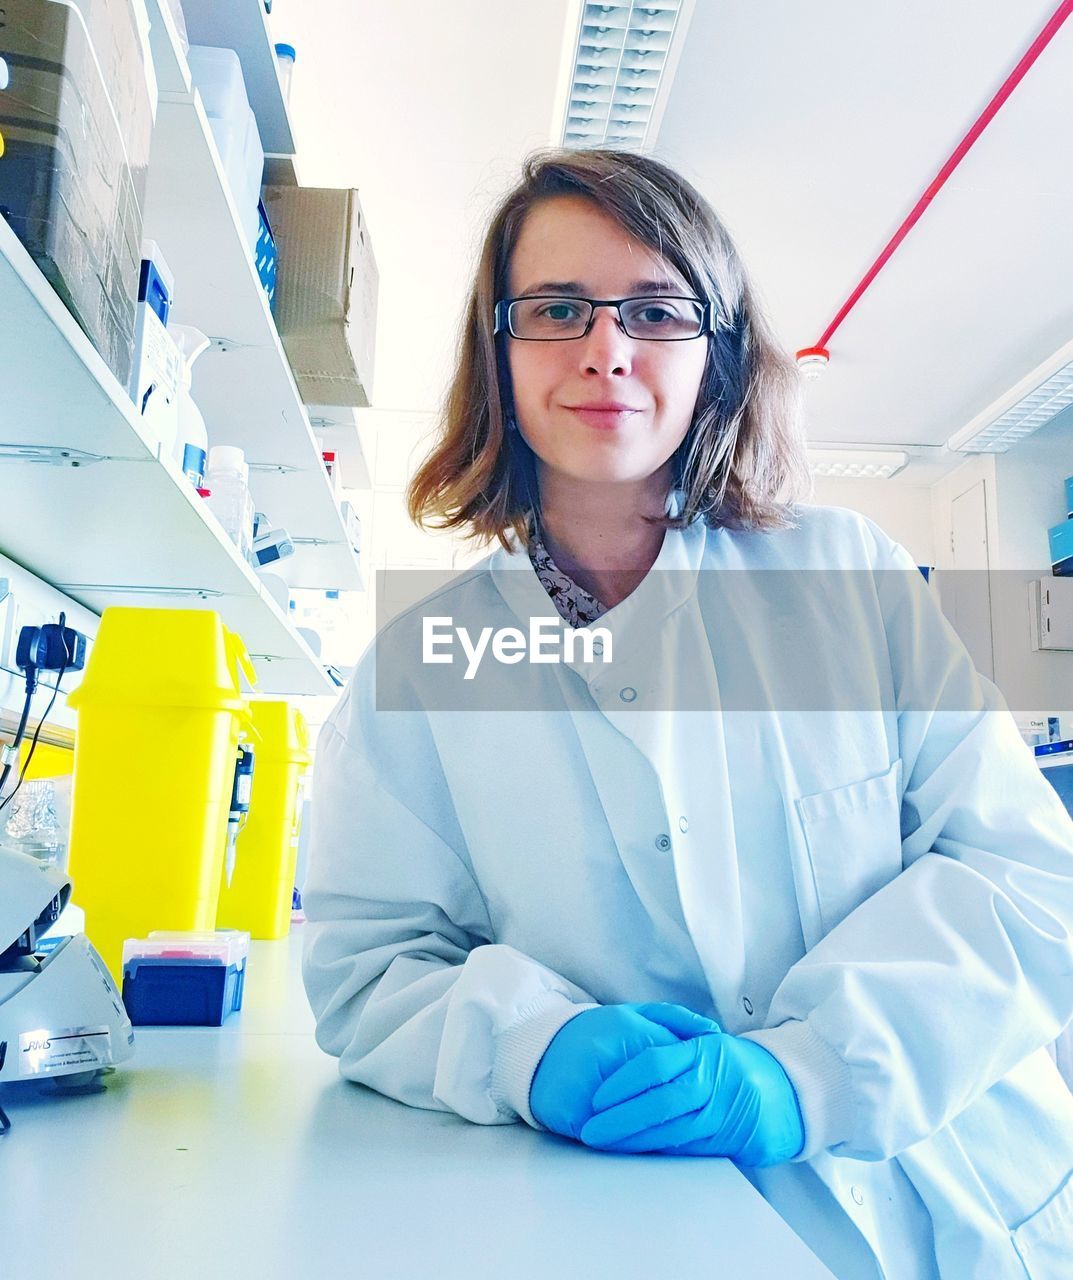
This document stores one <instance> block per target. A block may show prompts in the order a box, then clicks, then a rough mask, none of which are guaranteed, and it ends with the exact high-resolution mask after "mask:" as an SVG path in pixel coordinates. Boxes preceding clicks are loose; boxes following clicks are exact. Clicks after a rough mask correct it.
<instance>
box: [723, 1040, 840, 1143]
mask: <svg viewBox="0 0 1073 1280" xmlns="http://www.w3.org/2000/svg"><path fill="white" fill-rule="evenodd" d="M742 1039H744V1040H752V1041H754V1042H755V1043H756V1044H758V1045H760V1046H761V1047H762V1048H764V1049H766V1050H767V1051H768V1053H770V1054H771V1055H772V1056H773V1057H774V1058H776V1059H777V1060H778V1062H779V1065H780V1066H781V1067H782V1069H783V1070H784V1071H785V1072H786V1074H787V1076H788V1077H789V1080H790V1083H791V1084H792V1085H793V1087H794V1092H795V1093H796V1094H797V1101H798V1105H799V1106H800V1108H801V1118H802V1120H803V1121H804V1124H805V1145H804V1147H802V1149H801V1151H800V1152H799V1154H798V1155H797V1156H796V1157H795V1158H796V1159H797V1160H810V1159H811V1158H812V1157H813V1156H815V1155H818V1154H819V1153H820V1152H821V1151H826V1150H827V1149H828V1148H829V1147H834V1146H836V1145H837V1144H838V1143H840V1142H845V1141H846V1140H847V1139H848V1138H849V1137H850V1135H851V1133H852V1132H853V1124H854V1118H855V1107H854V1102H853V1091H852V1088H851V1082H850V1073H849V1067H847V1066H846V1064H845V1062H844V1061H843V1060H842V1059H841V1058H840V1057H839V1055H838V1054H837V1053H835V1051H834V1050H833V1049H832V1048H831V1046H830V1045H829V1044H827V1043H826V1041H824V1040H821V1039H820V1037H819V1036H818V1035H817V1034H816V1033H815V1031H813V1030H812V1028H811V1027H810V1026H809V1025H808V1023H807V1022H799V1021H794V1020H791V1021H789V1022H783V1023H781V1024H780V1025H779V1026H777V1027H768V1028H766V1029H765V1030H762V1031H746V1032H745V1033H744V1035H743V1036H742Z"/></svg>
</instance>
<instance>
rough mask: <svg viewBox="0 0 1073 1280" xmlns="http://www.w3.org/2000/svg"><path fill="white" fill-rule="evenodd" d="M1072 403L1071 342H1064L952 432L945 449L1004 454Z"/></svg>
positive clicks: (1072, 361)
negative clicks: (966, 423)
mask: <svg viewBox="0 0 1073 1280" xmlns="http://www.w3.org/2000/svg"><path fill="white" fill-rule="evenodd" d="M1071 404H1073V343H1067V344H1066V345H1065V346H1064V347H1061V348H1060V349H1059V350H1058V351H1056V352H1055V353H1054V355H1053V356H1051V358H1050V359H1049V360H1045V361H1044V363H1043V364H1041V365H1040V366H1039V367H1038V368H1036V369H1034V370H1033V371H1032V372H1031V373H1030V374H1029V375H1028V376H1027V377H1026V378H1022V379H1021V381H1020V382H1019V383H1018V384H1017V385H1016V386H1015V387H1013V388H1012V389H1011V390H1010V391H1009V392H1007V393H1006V395H1004V396H1002V397H1001V398H1000V399H999V400H996V401H995V403H994V404H992V405H989V406H988V408H986V409H985V410H984V411H983V413H981V414H978V415H977V416H976V417H975V418H973V420H972V421H971V422H970V423H968V425H967V426H965V427H962V429H961V430H960V431H958V432H955V434H954V435H952V436H951V437H950V439H949V440H948V441H947V446H948V447H949V448H950V449H954V450H956V451H957V452H959V453H1005V452H1006V450H1007V449H1010V448H1012V446H1013V445H1015V444H1017V443H1018V441H1020V440H1023V439H1024V438H1025V437H1026V436H1030V435H1031V434H1032V433H1033V432H1034V431H1038V430H1039V429H1040V427H1042V426H1044V425H1045V424H1046V423H1048V422H1050V420H1051V419H1052V418H1054V417H1056V416H1057V415H1058V414H1059V413H1061V412H1062V410H1063V409H1066V408H1068V407H1069V405H1071Z"/></svg>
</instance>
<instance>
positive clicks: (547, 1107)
mask: <svg viewBox="0 0 1073 1280" xmlns="http://www.w3.org/2000/svg"><path fill="white" fill-rule="evenodd" d="M718 1029H719V1028H718V1026H717V1024H716V1023H714V1022H712V1020H711V1019H710V1018H703V1017H701V1015H700V1014H699V1013H693V1012H691V1010H689V1009H686V1008H683V1007H682V1005H677V1004H608V1005H601V1006H600V1007H599V1008H597V1009H586V1010H584V1012H582V1013H579V1014H577V1015H576V1016H575V1017H573V1018H571V1019H570V1021H569V1022H567V1023H566V1024H565V1025H564V1026H562V1027H560V1028H559V1030H558V1032H557V1033H556V1035H555V1037H554V1039H553V1040H552V1042H551V1044H549V1045H548V1047H547V1049H546V1050H545V1051H544V1056H543V1057H542V1058H541V1059H540V1064H539V1066H538V1067H537V1069H536V1074H535V1075H534V1076H533V1083H532V1085H531V1086H530V1089H529V1108H530V1110H531V1111H532V1113H533V1115H534V1116H535V1117H536V1119H537V1121H538V1122H539V1123H540V1124H542V1125H543V1126H544V1127H545V1129H552V1130H553V1131H554V1132H555V1133H561V1134H563V1135H564V1136H565V1137H568V1138H574V1139H575V1140H578V1141H580V1140H581V1132H582V1128H583V1126H584V1125H585V1123H586V1121H587V1120H589V1119H590V1118H591V1116H592V1114H593V1111H594V1110H595V1108H594V1106H593V1096H594V1095H595V1094H596V1091H597V1090H598V1089H599V1088H600V1086H601V1085H602V1084H603V1083H604V1081H605V1080H608V1079H609V1077H612V1076H613V1075H614V1074H615V1072H617V1071H618V1070H619V1068H621V1067H622V1066H623V1065H624V1064H625V1063H629V1062H630V1061H631V1060H634V1059H636V1058H637V1057H638V1055H640V1054H643V1053H644V1052H645V1050H649V1049H652V1048H653V1047H656V1046H663V1047H671V1048H673V1046H675V1045H679V1046H680V1045H681V1044H682V1042H683V1040H686V1041H687V1042H688V1039H689V1037H694V1036H698V1035H703V1034H704V1033H705V1032H708V1031H712V1030H716V1031H717V1030H718ZM648 1149H649V1148H645V1150H648Z"/></svg>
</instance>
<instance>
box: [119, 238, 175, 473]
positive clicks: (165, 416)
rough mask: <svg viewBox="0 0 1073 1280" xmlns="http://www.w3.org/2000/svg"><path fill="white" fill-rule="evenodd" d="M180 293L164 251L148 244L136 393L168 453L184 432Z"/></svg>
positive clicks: (156, 437)
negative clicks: (175, 309)
mask: <svg viewBox="0 0 1073 1280" xmlns="http://www.w3.org/2000/svg"><path fill="white" fill-rule="evenodd" d="M174 294H175V281H174V279H173V277H172V274H171V272H170V271H169V270H168V264H167V263H166V262H165V261H164V257H163V255H162V254H161V252H160V248H159V246H158V245H156V244H155V243H154V242H153V241H152V240H147V241H144V242H143V244H142V266H141V275H140V277H139V280H138V307H137V313H136V320H135V326H134V362H133V369H132V372H131V379H130V394H131V399H132V400H133V401H134V407H135V408H136V409H137V411H138V413H139V414H140V415H141V418H142V424H143V426H144V427H145V428H146V430H147V431H148V432H149V434H150V435H151V436H152V438H153V439H154V440H155V441H156V442H157V443H158V444H159V445H160V447H161V449H162V450H163V452H164V453H168V454H170V453H171V452H172V451H173V450H174V448H175V437H176V435H177V433H178V430H179V388H180V385H181V383H182V378H183V373H182V366H183V358H182V355H181V353H180V351H179V348H178V345H177V344H176V342H175V339H174V337H173V336H172V335H171V334H170V333H168V330H167V323H168V315H169V313H170V311H171V302H172V298H173V297H174Z"/></svg>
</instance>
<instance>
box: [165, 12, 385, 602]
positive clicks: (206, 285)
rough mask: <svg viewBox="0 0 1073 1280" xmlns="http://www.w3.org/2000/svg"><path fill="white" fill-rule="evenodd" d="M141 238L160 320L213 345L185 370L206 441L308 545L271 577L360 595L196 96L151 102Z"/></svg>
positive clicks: (262, 505) (263, 506) (276, 519)
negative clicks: (156, 262)
mask: <svg viewBox="0 0 1073 1280" xmlns="http://www.w3.org/2000/svg"><path fill="white" fill-rule="evenodd" d="M153 3H158V0H153ZM145 235H146V237H147V238H148V239H151V240H155V241H156V242H157V243H158V244H159V245H160V248H161V251H162V252H163V255H164V258H165V260H166V262H167V264H168V267H169V269H170V270H171V272H172V273H173V275H174V277H175V301H174V304H173V306H172V311H171V318H172V320H173V321H175V322H177V323H180V324H189V325H194V326H195V327H196V328H198V329H201V330H202V331H203V332H204V333H206V334H208V335H209V337H211V338H212V339H213V340H214V345H213V348H212V349H211V350H209V351H207V352H205V354H204V355H202V356H201V357H200V358H199V360H198V362H197V364H196V365H195V366H194V384H193V392H194V399H195V400H196V401H197V404H198V407H199V408H200V410H201V412H202V414H203V415H204V418H205V424H206V426H207V428H208V432H209V440H210V442H212V443H217V444H232V445H237V446H238V447H239V448H241V449H243V450H244V451H245V454H246V458H247V461H248V462H249V463H250V468H251V474H250V490H251V492H252V494H253V498H254V502H255V504H256V506H257V508H258V509H259V510H261V511H264V512H265V513H266V514H267V515H268V516H269V518H270V519H271V521H272V523H273V524H274V525H276V526H277V527H282V528H285V529H286V530H287V531H288V533H289V534H290V535H291V536H292V537H293V538H296V539H302V540H309V541H308V542H307V543H305V544H304V545H299V547H298V549H297V551H296V554H295V555H294V557H293V558H292V559H290V560H288V561H285V562H283V564H281V565H280V566H279V568H280V571H281V574H282V575H283V576H285V577H286V579H287V581H288V582H289V583H290V585H292V586H297V587H312V588H320V589H324V590H337V591H361V590H363V589H364V583H363V580H362V577H361V574H360V571H359V569H358V563H357V559H356V557H355V555H354V552H353V550H352V549H351V548H350V546H349V545H348V543H347V541H346V533H345V529H344V526H343V521H342V517H341V515H340V514H339V509H338V507H337V505H336V502H335V497H334V494H333V493H332V489H331V485H330V483H329V481H328V477H327V475H326V474H325V471H324V468H323V466H322V464H321V459H320V453H319V451H318V449H317V445H316V441H315V440H314V438H313V433H312V430H311V429H310V426H309V419H308V417H307V415H306V411H305V408H304V406H303V404H302V401H301V396H300V395H299V392H298V388H297V386H296V385H295V382H294V377H293V375H292V373H291V369H290V365H289V363H288V362H287V357H286V354H285V353H284V350H283V347H282V344H281V343H280V340H279V334H278V332H277V330H276V325H275V321H274V320H273V318H272V313H271V310H270V308H269V305H268V299H267V297H266V295H265V292H264V289H263V288H262V287H261V283H260V280H259V279H258V277H257V271H256V268H255V266H254V262H253V256H252V253H251V251H250V248H249V245H248V244H247V242H246V239H245V236H244V234H243V232H242V229H241V227H240V225H239V222H238V216H237V213H236V210H235V205H234V201H233V199H232V196H231V191H230V188H229V186H228V184H227V181H226V179H225V177H224V174H223V170H222V167H221V164H220V158H219V154H218V152H217V150H216V144H215V141H214V139H213V135H212V130H211V128H210V127H209V123H208V120H207V118H206V116H205V112H204V109H203V107H202V104H201V99H200V97H199V96H198V94H197V93H196V92H186V93H171V92H167V93H162V94H161V98H160V103H159V106H158V108H157V119H156V127H155V129H154V132H153V150H152V157H151V160H150V166H149V181H148V189H147V193H146V209H145Z"/></svg>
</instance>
